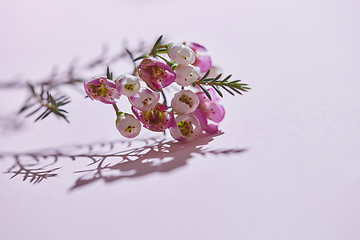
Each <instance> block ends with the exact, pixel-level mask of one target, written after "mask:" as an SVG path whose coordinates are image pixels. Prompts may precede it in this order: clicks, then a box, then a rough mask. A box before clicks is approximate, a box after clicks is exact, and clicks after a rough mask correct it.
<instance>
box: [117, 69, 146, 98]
mask: <svg viewBox="0 0 360 240" xmlns="http://www.w3.org/2000/svg"><path fill="white" fill-rule="evenodd" d="M116 89H117V90H118V92H119V93H120V94H123V95H125V96H127V97H131V96H134V95H135V94H136V93H137V92H138V91H139V89H140V82H139V79H138V78H137V77H135V76H133V75H130V74H124V75H122V76H120V78H119V80H118V81H116Z"/></svg>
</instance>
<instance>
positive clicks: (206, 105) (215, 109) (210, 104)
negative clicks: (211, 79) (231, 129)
mask: <svg viewBox="0 0 360 240" xmlns="http://www.w3.org/2000/svg"><path fill="white" fill-rule="evenodd" d="M208 92H209V94H210V96H211V99H212V100H210V99H209V98H208V97H207V96H206V95H205V93H204V92H198V93H196V95H197V96H198V98H199V101H200V103H199V106H198V108H199V109H200V110H202V111H203V113H204V114H205V117H206V118H207V119H210V120H212V121H214V122H216V123H219V122H221V120H223V118H224V116H225V109H224V107H223V106H222V105H220V104H217V103H216V102H217V101H218V100H219V98H218V97H217V96H216V93H215V90H214V89H212V88H210V89H208Z"/></svg>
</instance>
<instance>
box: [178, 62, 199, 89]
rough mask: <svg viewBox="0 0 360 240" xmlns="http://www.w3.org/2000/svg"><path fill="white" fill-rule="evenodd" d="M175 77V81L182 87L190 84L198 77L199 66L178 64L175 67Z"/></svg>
mask: <svg viewBox="0 0 360 240" xmlns="http://www.w3.org/2000/svg"><path fill="white" fill-rule="evenodd" d="M175 73H176V79H175V82H176V83H177V84H179V85H180V86H182V87H186V86H189V85H191V84H192V83H193V82H195V81H196V80H198V79H199V77H200V75H201V72H200V68H198V67H194V66H193V65H191V64H189V65H179V66H177V67H176V69H175Z"/></svg>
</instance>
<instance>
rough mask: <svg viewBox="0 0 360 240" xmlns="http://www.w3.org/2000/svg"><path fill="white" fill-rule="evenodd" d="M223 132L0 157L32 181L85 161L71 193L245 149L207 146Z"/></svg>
mask: <svg viewBox="0 0 360 240" xmlns="http://www.w3.org/2000/svg"><path fill="white" fill-rule="evenodd" d="M222 134H223V132H217V133H215V134H211V135H210V134H206V133H204V134H202V135H201V136H199V137H198V138H197V139H195V140H194V141H192V142H187V143H181V142H177V141H175V140H173V139H171V140H170V139H169V138H167V137H166V136H165V137H156V138H154V137H153V138H146V139H140V138H138V139H131V140H128V139H126V140H125V139H122V140H116V141H100V142H93V143H89V144H79V145H69V146H63V147H58V148H49V149H43V150H40V151H33V152H23V153H13V152H0V159H10V160H11V162H12V165H11V167H10V168H9V169H8V170H7V171H6V172H4V173H5V174H12V176H11V177H10V178H11V179H13V178H17V177H22V180H23V181H24V182H25V181H30V183H33V184H38V183H40V182H44V180H49V179H55V178H59V177H61V174H60V175H59V174H58V171H59V170H60V169H62V168H63V167H65V166H69V165H68V164H65V162H64V161H66V160H67V161H69V160H70V161H72V162H75V161H76V162H77V165H78V163H79V164H81V162H82V161H85V167H84V169H82V170H78V171H75V174H80V177H77V178H76V179H75V182H74V184H73V185H72V186H71V187H70V189H69V191H70V192H71V191H73V190H75V189H79V188H82V187H85V186H90V185H92V184H93V183H95V182H98V181H103V182H105V183H112V182H116V181H119V180H122V179H131V178H140V177H144V176H147V175H149V174H154V173H168V172H170V171H173V170H175V169H178V168H181V167H183V166H185V165H186V164H187V163H188V161H189V160H190V159H192V158H194V157H196V156H207V155H219V156H220V155H229V154H239V153H242V152H244V151H246V149H244V148H236V149H219V148H216V147H215V148H214V146H212V145H209V143H210V142H211V141H213V140H214V138H216V137H217V136H220V135H222ZM119 150H120V151H119ZM72 171H74V170H72Z"/></svg>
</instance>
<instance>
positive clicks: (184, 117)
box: [170, 114, 201, 142]
mask: <svg viewBox="0 0 360 240" xmlns="http://www.w3.org/2000/svg"><path fill="white" fill-rule="evenodd" d="M200 132H201V126H200V122H199V120H198V119H197V118H196V117H195V116H193V115H189V114H180V115H179V116H177V117H176V118H175V124H173V125H172V126H171V127H170V134H171V136H172V137H173V138H175V139H176V140H178V141H181V142H187V141H192V140H194V139H195V138H197V137H198V136H199V134H200Z"/></svg>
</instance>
